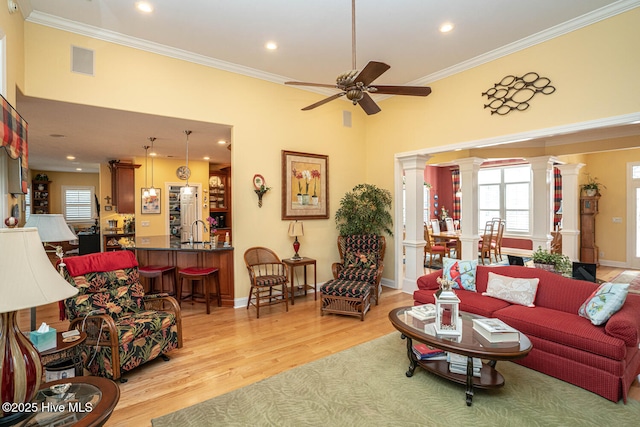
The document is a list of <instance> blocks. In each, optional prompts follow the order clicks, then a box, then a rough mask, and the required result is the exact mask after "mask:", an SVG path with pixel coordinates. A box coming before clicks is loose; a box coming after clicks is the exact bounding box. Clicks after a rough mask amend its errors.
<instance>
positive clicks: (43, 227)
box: [24, 214, 78, 243]
mask: <svg viewBox="0 0 640 427" xmlns="http://www.w3.org/2000/svg"><path fill="white" fill-rule="evenodd" d="M24 226H25V228H27V227H36V228H37V229H38V234H39V235H40V241H42V242H44V243H47V242H63V241H65V240H76V239H77V238H78V236H76V235H75V233H74V232H72V231H71V229H69V226H68V225H67V222H66V221H65V220H64V216H62V214H31V215H30V216H29V219H28V220H27V223H26V224H25V225H24Z"/></svg>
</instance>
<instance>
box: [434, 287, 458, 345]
mask: <svg viewBox="0 0 640 427" xmlns="http://www.w3.org/2000/svg"><path fill="white" fill-rule="evenodd" d="M437 281H438V283H439V284H440V290H439V291H438V292H436V295H435V299H436V322H435V328H436V333H437V334H438V335H453V336H460V335H462V322H461V321H460V318H459V315H458V313H459V307H460V299H459V298H458V296H457V295H456V294H455V292H453V290H452V289H451V287H452V286H453V283H454V282H453V281H452V280H447V279H442V278H438V280H437Z"/></svg>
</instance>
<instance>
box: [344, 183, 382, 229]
mask: <svg viewBox="0 0 640 427" xmlns="http://www.w3.org/2000/svg"><path fill="white" fill-rule="evenodd" d="M391 202H392V198H391V192H390V191H389V190H385V189H381V188H378V187H376V186H375V185H372V184H358V185H356V186H355V187H353V190H351V191H350V192H348V193H346V194H345V195H344V197H342V200H340V208H339V209H338V210H337V211H336V216H335V220H336V228H337V229H338V232H339V233H340V235H341V236H349V235H357V234H376V235H379V236H380V235H382V233H387V234H388V235H390V236H393V231H392V230H391V227H392V226H393V219H392V218H391V214H390V213H389V211H390V210H391Z"/></svg>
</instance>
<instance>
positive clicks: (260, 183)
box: [253, 174, 267, 190]
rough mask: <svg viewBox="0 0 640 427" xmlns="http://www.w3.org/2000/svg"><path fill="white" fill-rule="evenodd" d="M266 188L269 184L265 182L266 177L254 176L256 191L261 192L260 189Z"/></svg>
mask: <svg viewBox="0 0 640 427" xmlns="http://www.w3.org/2000/svg"><path fill="white" fill-rule="evenodd" d="M263 185H264V186H266V185H267V184H266V183H265V182H264V177H263V176H262V175H259V174H255V175H254V176H253V186H254V187H256V190H260V187H262V186H263Z"/></svg>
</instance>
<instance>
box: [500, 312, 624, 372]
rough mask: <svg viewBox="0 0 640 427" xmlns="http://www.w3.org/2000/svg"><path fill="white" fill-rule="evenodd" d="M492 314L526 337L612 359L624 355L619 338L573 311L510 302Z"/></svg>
mask: <svg viewBox="0 0 640 427" xmlns="http://www.w3.org/2000/svg"><path fill="white" fill-rule="evenodd" d="M494 317H497V318H498V319H501V320H502V321H504V322H505V323H507V324H508V325H510V326H512V327H514V328H516V329H517V330H519V331H520V332H522V333H523V334H525V335H527V336H529V335H531V336H535V337H538V338H543V339H545V340H548V341H553V342H555V343H558V344H562V345H565V346H568V347H573V348H577V349H580V350H584V351H587V352H590V353H593V354H598V355H600V356H604V357H609V358H611V359H615V360H623V359H624V358H625V356H626V351H627V348H626V346H625V343H624V341H623V340H621V339H619V338H615V337H612V336H610V335H608V334H607V333H606V332H605V329H604V327H594V326H593V325H592V324H591V322H590V321H589V320H587V319H585V318H583V317H580V316H577V315H576V314H575V313H565V312H564V311H559V310H553V309H549V308H545V307H540V306H537V307H536V308H535V309H533V310H532V309H530V308H528V307H523V306H521V305H510V306H509V307H505V308H503V309H500V310H497V311H496V312H495V313H494Z"/></svg>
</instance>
